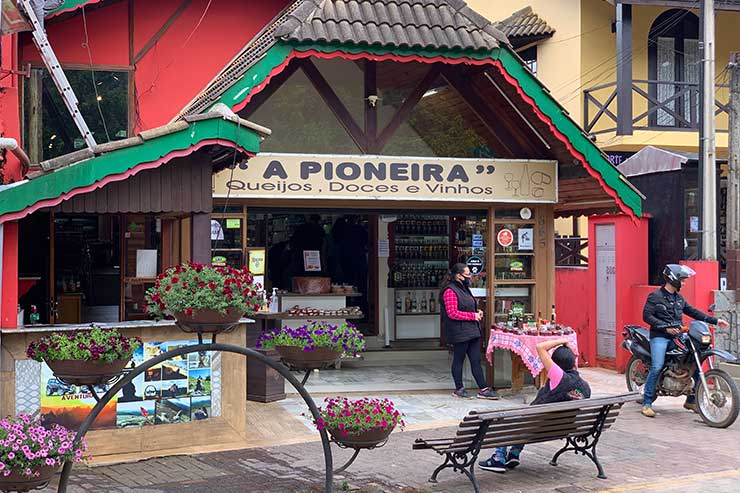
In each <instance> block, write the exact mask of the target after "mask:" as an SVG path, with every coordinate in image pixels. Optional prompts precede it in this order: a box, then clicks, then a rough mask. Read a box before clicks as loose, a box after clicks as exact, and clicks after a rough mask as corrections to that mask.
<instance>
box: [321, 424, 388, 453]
mask: <svg viewBox="0 0 740 493" xmlns="http://www.w3.org/2000/svg"><path fill="white" fill-rule="evenodd" d="M393 428H395V426H391V427H390V428H388V429H383V428H373V429H371V430H367V431H362V432H360V433H357V434H351V433H347V434H346V435H342V432H341V430H339V429H336V428H328V431H329V434H330V435H331V437H332V439H333V440H334V441H335V442H337V443H338V444H339V445H342V446H345V447H348V448H356V449H357V448H375V447H377V446H378V445H380V444H382V443H384V442H385V441H386V440H388V436H389V435H390V434H391V432H392V431H393Z"/></svg>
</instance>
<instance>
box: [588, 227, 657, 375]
mask: <svg viewBox="0 0 740 493" xmlns="http://www.w3.org/2000/svg"><path fill="white" fill-rule="evenodd" d="M597 224H614V225H615V240H616V241H615V244H616V245H615V268H616V280H615V284H616V296H615V297H616V300H615V302H616V310H615V311H616V341H615V344H616V347H617V351H616V354H617V357H616V359H614V360H609V359H599V360H598V361H597V356H596V334H597V330H596V329H597V328H596V321H597V316H596V308H597V305H596V276H597V274H598V275H601V274H600V273H597V269H596V247H595V246H594V247H593V248H589V257H590V258H589V264H588V271H589V278H590V281H591V290H590V291H591V292H590V293H589V298H588V299H590V303H589V313H590V316H589V318H590V320H589V322H590V323H589V334H588V339H589V341H590V342H589V344H588V347H589V349H590V351H591V353H590V354H587V355H586V356H587V358H589V360H590V361H596V364H597V365H600V366H607V367H615V368H616V369H617V370H619V371H624V368H625V366H626V365H627V360H628V359H629V353H628V352H627V351H625V350H624V349H622V347H621V342H622V329H623V327H624V326H625V325H627V324H630V323H635V320H634V317H635V310H636V308H635V307H636V306H637V305H639V306H642V303H643V302H644V298H643V299H642V300H639V299H636V298H635V296H634V293H633V287H634V286H636V285H639V284H641V283H644V282H645V281H646V280H647V272H648V257H647V246H648V242H647V240H648V222H647V219H642V220H640V221H639V222H635V221H633V220H632V219H631V218H630V217H629V216H626V215H622V214H617V215H608V216H595V217H591V218H589V222H588V237H589V239H591V240H592V244H594V245H595V239H596V225H597ZM640 318H642V317H640Z"/></svg>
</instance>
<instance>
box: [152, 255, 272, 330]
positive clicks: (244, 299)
mask: <svg viewBox="0 0 740 493" xmlns="http://www.w3.org/2000/svg"><path fill="white" fill-rule="evenodd" d="M253 282H254V278H253V277H252V274H250V273H249V271H248V270H247V269H246V267H244V268H242V269H234V268H231V267H210V266H207V265H203V264H194V263H186V264H182V265H178V266H175V267H172V268H170V269H167V271H166V272H165V273H164V274H160V275H159V276H157V282H156V283H155V285H154V287H153V288H150V289H148V290H147V292H146V301H147V312H148V313H150V314H152V315H154V316H155V317H159V318H161V317H164V316H165V315H167V314H174V313H184V314H185V315H188V316H191V315H193V313H195V312H198V311H199V310H207V309H208V310H214V311H217V312H219V313H221V314H227V313H232V311H237V312H239V313H240V314H245V313H247V314H249V313H253V312H256V311H258V310H259V309H260V306H261V303H262V300H261V298H260V297H259V296H258V295H257V290H259V289H261V288H262V287H261V286H259V285H255V284H253Z"/></svg>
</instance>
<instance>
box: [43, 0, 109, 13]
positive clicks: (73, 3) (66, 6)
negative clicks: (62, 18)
mask: <svg viewBox="0 0 740 493" xmlns="http://www.w3.org/2000/svg"><path fill="white" fill-rule="evenodd" d="M98 2H100V0H64V3H63V4H62V5H61V6H59V8H58V9H56V10H54V11H53V12H49V13H48V14H45V17H51V16H54V15H57V14H61V13H62V12H67V11H70V10H75V9H78V8H80V7H82V6H84V5H86V4H88V3H98Z"/></svg>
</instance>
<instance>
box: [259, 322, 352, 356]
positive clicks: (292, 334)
mask: <svg viewBox="0 0 740 493" xmlns="http://www.w3.org/2000/svg"><path fill="white" fill-rule="evenodd" d="M276 346H292V347H299V348H301V349H303V351H304V352H309V351H313V350H314V349H316V348H328V349H333V350H335V351H341V352H342V353H343V354H348V355H352V356H356V355H357V354H359V353H360V352H361V351H364V350H365V339H364V338H363V337H362V333H361V332H360V331H359V330H357V328H356V327H355V326H354V325H352V324H351V323H349V322H345V323H343V324H342V325H339V326H337V325H332V324H330V323H328V322H325V321H312V320H310V321H309V322H308V323H307V324H306V325H301V326H300V327H296V328H295V329H292V328H290V327H283V328H282V329H279V330H278V329H275V330H272V331H268V332H263V333H262V334H261V335H260V337H259V339H258V341H257V347H258V348H261V349H275V347H276Z"/></svg>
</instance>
